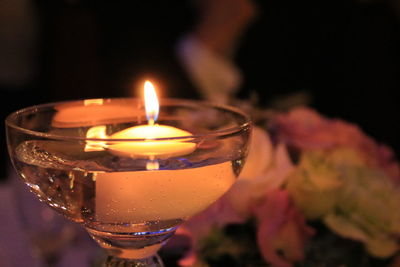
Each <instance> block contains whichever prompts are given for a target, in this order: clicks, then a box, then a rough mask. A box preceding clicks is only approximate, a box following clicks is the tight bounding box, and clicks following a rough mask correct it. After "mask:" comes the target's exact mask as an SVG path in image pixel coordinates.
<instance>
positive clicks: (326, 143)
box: [271, 107, 400, 182]
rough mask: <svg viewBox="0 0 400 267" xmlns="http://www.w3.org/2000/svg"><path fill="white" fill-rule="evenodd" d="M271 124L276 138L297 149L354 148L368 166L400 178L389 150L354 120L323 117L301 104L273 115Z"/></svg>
mask: <svg viewBox="0 0 400 267" xmlns="http://www.w3.org/2000/svg"><path fill="white" fill-rule="evenodd" d="M271 126H272V130H273V131H274V133H275V134H276V137H277V138H278V140H280V141H282V142H284V143H286V144H288V145H290V146H292V147H296V148H298V149H303V150H312V149H331V148H334V147H347V148H350V149H354V150H355V151H357V152H358V153H359V154H360V156H361V157H362V158H363V159H364V161H365V163H366V164H367V165H368V166H369V167H372V168H378V169H381V170H383V171H384V172H385V173H386V174H387V175H389V177H391V178H392V179H393V180H394V181H397V182H400V168H399V165H398V163H397V162H396V159H395V156H394V153H393V151H392V150H391V149H390V148H389V147H387V146H385V145H382V144H377V143H375V142H374V141H373V139H372V138H370V137H369V136H367V135H365V134H364V133H363V132H362V130H361V129H360V128H359V127H358V126H356V125H354V124H350V123H347V122H344V121H342V120H339V119H327V118H325V117H323V116H321V115H320V114H318V113H317V112H316V111H314V110H312V109H310V108H304V107H302V108H296V109H293V110H291V111H290V112H289V113H287V114H278V115H276V116H275V117H274V118H273V119H272V122H271Z"/></svg>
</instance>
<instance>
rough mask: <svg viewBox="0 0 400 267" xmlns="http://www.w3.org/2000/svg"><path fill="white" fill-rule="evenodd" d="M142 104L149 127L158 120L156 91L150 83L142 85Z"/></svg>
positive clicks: (158, 107) (158, 106)
mask: <svg viewBox="0 0 400 267" xmlns="http://www.w3.org/2000/svg"><path fill="white" fill-rule="evenodd" d="M144 103H145V108H146V117H147V121H148V122H149V125H153V124H154V123H155V121H156V120H157V118H158V112H159V109H160V105H159V103H158V98H157V94H156V90H155V89H154V86H153V84H152V83H151V82H149V81H146V82H145V83H144Z"/></svg>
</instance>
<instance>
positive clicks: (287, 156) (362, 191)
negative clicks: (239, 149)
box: [180, 108, 400, 267]
mask: <svg viewBox="0 0 400 267" xmlns="http://www.w3.org/2000/svg"><path fill="white" fill-rule="evenodd" d="M269 114H272V116H271V117H269V116H268V119H269V121H270V124H269V126H268V129H269V133H270V134H268V133H267V132H266V131H264V130H262V129H260V128H255V130H254V132H253V136H252V141H251V145H250V151H249V156H248V159H247V162H246V165H245V168H244V169H243V171H242V173H241V175H240V177H239V178H238V181H237V182H236V183H235V185H234V186H233V187H232V188H231V189H230V190H229V191H228V192H227V193H226V194H225V195H224V196H223V197H222V198H221V199H219V200H218V201H217V202H215V203H214V204H213V205H212V206H210V207H209V208H208V209H207V210H206V211H204V212H203V213H200V214H198V215H196V216H195V217H194V218H193V219H191V220H189V221H188V222H187V223H185V224H184V226H183V228H182V230H181V231H183V234H184V235H185V236H187V237H190V239H191V250H190V251H189V252H188V254H187V257H185V258H184V259H182V261H181V262H180V265H181V266H209V265H208V262H207V257H203V256H204V255H202V254H199V251H200V252H201V253H204V251H208V252H207V253H206V254H207V255H208V256H209V257H211V258H212V259H213V260H215V259H216V258H218V257H221V258H224V257H228V259H230V260H232V259H233V260H239V259H240V258H241V257H242V256H243V255H245V256H246V257H247V256H249V255H251V257H253V256H254V257H258V258H259V259H261V260H262V261H266V262H268V263H270V264H272V265H273V266H277V267H290V266H293V265H294V264H295V263H299V262H305V261H306V253H307V251H313V252H315V251H318V248H317V247H323V246H321V243H318V244H316V245H315V246H313V245H312V244H313V240H319V241H318V242H323V243H322V244H328V243H329V242H330V241H329V240H331V241H332V240H338V238H341V239H342V240H346V242H349V241H350V240H355V241H353V242H354V243H358V244H363V246H364V247H365V250H362V251H363V252H366V254H365V255H368V257H369V255H371V256H373V257H376V258H388V257H392V256H395V255H396V253H399V254H400V239H399V238H400V208H399V207H400V168H399V164H398V162H397V161H396V159H395V157H394V154H393V151H392V150H391V149H390V148H389V147H387V146H385V145H381V144H377V143H376V142H375V141H374V140H373V139H372V138H370V137H368V136H367V135H365V134H364V133H363V132H362V131H361V130H360V129H359V128H358V127H357V126H355V125H353V124H349V123H347V122H344V121H341V120H337V119H327V118H325V117H323V116H321V115H319V114H318V113H317V112H315V111H314V110H311V109H308V108H296V109H293V110H292V111H290V112H289V113H285V114H283V113H273V112H272V113H271V112H270V113H269ZM289 152H290V153H289ZM307 223H312V224H313V226H315V225H317V226H318V225H320V226H321V225H323V229H325V231H324V232H328V233H329V234H330V235H334V236H335V237H338V238H331V239H324V237H322V238H320V239H319V238H318V232H316V231H315V230H314V229H313V228H311V227H310V226H308V225H307ZM232 225H239V228H236V230H238V229H239V231H248V232H249V234H252V235H256V237H257V245H258V251H259V252H257V253H258V256H255V255H257V253H254V251H257V248H255V247H252V245H251V243H252V241H249V240H248V239H246V238H245V237H243V236H242V235H241V234H239V233H238V232H237V231H236V230H235V231H236V232H235V231H234V232H231V231H226V229H230V228H229V227H231V226H232ZM249 225H251V226H250V227H249ZM240 226H242V227H240ZM316 229H317V228H316ZM232 236H235V238H231V237H232ZM322 236H324V235H322ZM237 240H239V241H237ZM321 240H322V241H321ZM327 240H328V241H327ZM327 242H328V243H327ZM253 243H254V242H253ZM329 244H332V245H333V243H329ZM346 244H347V243H346ZM218 246H222V247H220V248H218ZM325 249H326V248H325ZM328 249H329V248H328ZM332 249H334V248H332ZM340 251H346V249H342V250H340ZM310 253H312V252H310ZM321 255H325V256H327V257H329V255H334V253H330V254H329V253H321ZM342 255H343V254H342ZM346 255H351V252H350V253H348V254H346ZM208 259H210V258H208ZM259 259H257V260H259ZM396 259H397V260H396ZM257 260H256V261H255V262H256V263H257V264H258V263H259V262H258V261H257ZM321 262H323V261H321V259H316V263H321ZM399 262H400V260H399V259H398V258H395V261H394V262H393V265H392V266H399ZM314 263H315V262H314ZM312 264H313V262H311V266H314V265H312ZM228 265H229V264H228ZM339 265H340V264H339ZM218 266H219V265H218ZM246 266H247V265H246ZM249 266H250V265H249ZM344 266H346V264H344Z"/></svg>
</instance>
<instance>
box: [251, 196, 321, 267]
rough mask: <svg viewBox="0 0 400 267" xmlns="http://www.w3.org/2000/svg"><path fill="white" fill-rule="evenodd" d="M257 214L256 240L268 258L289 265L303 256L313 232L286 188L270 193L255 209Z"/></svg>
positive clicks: (285, 266)
mask: <svg viewBox="0 0 400 267" xmlns="http://www.w3.org/2000/svg"><path fill="white" fill-rule="evenodd" d="M256 217H257V218H258V221H259V228H258V232H257V243H258V245H259V247H260V250H261V253H262V255H263V257H264V258H265V260H266V261H268V262H269V263H271V264H272V265H273V266H276V267H290V266H293V265H292V263H294V262H299V261H302V260H303V259H304V245H305V242H306V241H307V240H308V239H309V238H310V237H311V236H312V235H313V233H314V231H313V229H312V228H310V227H308V226H307V225H306V221H305V219H304V216H303V215H302V214H301V213H300V212H299V211H298V210H297V209H296V208H295V207H294V205H293V203H292V202H291V200H290V196H289V194H288V192H287V191H285V190H275V191H272V192H270V193H269V194H268V195H267V196H266V199H265V201H264V203H263V204H262V205H260V206H258V207H257V208H256Z"/></svg>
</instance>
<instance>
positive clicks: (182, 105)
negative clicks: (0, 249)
mask: <svg viewBox="0 0 400 267" xmlns="http://www.w3.org/2000/svg"><path fill="white" fill-rule="evenodd" d="M146 124H147V119H146V114H145V109H144V103H143V102H142V101H141V100H139V99H131V98H121V99H92V100H82V101H70V102H62V103H52V104H45V105H39V106H34V107H29V108H26V109H23V110H20V111H17V112H15V113H13V114H11V115H10V116H9V117H8V118H7V119H6V126H7V142H8V149H9V154H10V157H11V160H12V162H13V165H14V167H15V169H16V170H17V172H18V173H19V174H20V176H21V177H22V178H23V181H24V182H25V184H26V185H28V187H29V188H30V190H31V191H32V192H33V193H34V194H36V196H37V197H38V198H39V199H40V200H41V201H43V202H45V203H47V204H48V205H49V206H51V207H52V208H53V209H55V210H57V211H58V212H59V213H61V214H63V215H64V216H66V217H67V218H69V219H70V220H72V221H75V222H78V223H80V224H82V225H83V226H84V227H85V228H86V230H87V231H88V232H89V234H90V235H91V236H92V237H93V238H94V239H95V240H96V241H97V242H98V243H99V244H100V246H101V247H103V248H105V249H106V250H107V252H108V253H109V255H110V257H109V259H108V260H107V263H106V265H107V266H122V265H118V264H119V263H118V262H124V264H125V265H124V266H151V265H153V266H162V262H161V261H160V260H159V258H158V257H157V256H155V254H156V253H157V251H158V249H159V248H160V247H161V246H162V245H163V244H164V243H165V242H166V241H167V240H168V238H169V237H171V236H172V235H173V233H174V232H175V230H176V228H177V227H178V226H179V225H180V224H181V223H182V222H183V221H185V220H186V219H188V218H190V217H191V216H192V215H194V214H196V213H198V212H200V211H202V210H204V209H205V208H207V207H208V206H209V205H210V204H212V203H213V202H214V201H215V200H217V199H218V198H219V197H221V195H223V194H224V193H225V192H226V191H227V190H228V189H229V188H230V187H231V186H232V184H233V183H234V182H235V179H236V178H237V176H238V174H239V172H240V170H241V169H242V167H243V164H244V162H245V158H246V154H247V148H248V141H249V136H250V131H251V122H250V120H249V118H248V117H247V116H246V115H245V114H243V113H241V112H240V111H238V110H236V109H234V108H231V107H226V106H214V105H210V104H207V103H202V102H195V101H187V100H162V101H161V106H160V114H159V117H158V120H157V124H158V125H163V126H172V127H175V128H178V129H181V130H184V131H187V132H188V134H187V135H186V136H180V137H176V136H169V137H161V138H160V137H156V138H154V137H151V136H149V137H146V138H142V137H140V138H132V137H131V136H122V137H123V139H122V138H121V135H115V134H116V133H120V132H121V131H123V130H125V131H126V129H128V128H130V127H137V126H140V125H146ZM156 131H158V130H156ZM128 263H129V264H128Z"/></svg>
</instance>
